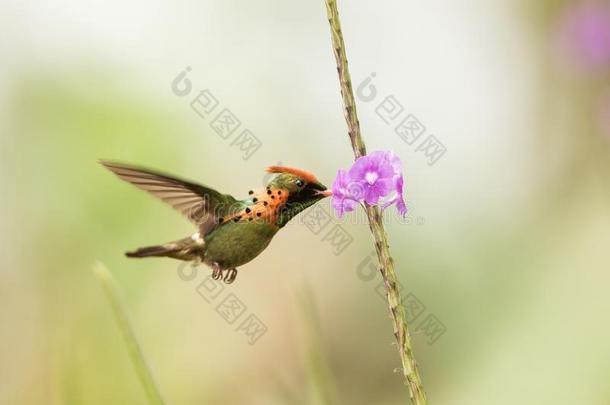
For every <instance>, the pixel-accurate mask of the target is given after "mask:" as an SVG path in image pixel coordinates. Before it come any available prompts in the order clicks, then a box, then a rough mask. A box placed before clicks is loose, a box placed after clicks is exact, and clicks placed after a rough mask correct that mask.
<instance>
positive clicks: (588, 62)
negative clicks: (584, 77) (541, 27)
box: [558, 1, 610, 71]
mask: <svg viewBox="0 0 610 405" xmlns="http://www.w3.org/2000/svg"><path fill="white" fill-rule="evenodd" d="M558 40H559V47H560V50H561V51H562V53H563V55H564V56H565V57H566V59H567V60H568V61H569V63H570V64H571V65H575V66H579V67H581V68H584V69H585V70H588V71H599V70H600V69H604V68H607V67H608V66H610V6H608V4H605V3H604V2H601V1H579V2H576V4H573V5H571V6H569V7H568V8H567V9H566V10H565V12H564V14H563V16H561V18H560V20H559V24H558Z"/></svg>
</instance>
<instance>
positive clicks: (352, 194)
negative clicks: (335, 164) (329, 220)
mask: <svg viewBox="0 0 610 405" xmlns="http://www.w3.org/2000/svg"><path fill="white" fill-rule="evenodd" d="M355 185H357V183H355V182H353V181H352V180H351V179H350V177H349V175H348V173H347V172H346V171H345V170H339V172H338V173H337V177H336V178H335V181H334V182H333V188H332V189H333V208H334V209H335V211H337V216H338V217H339V218H341V217H342V216H343V214H344V213H346V212H351V211H353V210H354V208H356V206H357V205H358V202H359V199H360V196H361V195H362V189H361V188H359V187H354V186H355Z"/></svg>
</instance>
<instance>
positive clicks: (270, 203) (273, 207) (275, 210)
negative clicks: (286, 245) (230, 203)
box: [223, 188, 288, 224]
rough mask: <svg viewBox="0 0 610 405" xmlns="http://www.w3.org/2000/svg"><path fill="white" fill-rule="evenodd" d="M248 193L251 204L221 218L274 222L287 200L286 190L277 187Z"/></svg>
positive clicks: (237, 220)
mask: <svg viewBox="0 0 610 405" xmlns="http://www.w3.org/2000/svg"><path fill="white" fill-rule="evenodd" d="M250 195H251V196H252V202H253V204H252V205H251V206H250V207H247V208H246V209H244V210H242V211H239V212H236V213H234V214H232V215H230V216H228V217H226V218H223V222H227V221H236V222H240V221H265V222H268V223H271V224H274V223H276V222H277V220H278V217H279V213H280V211H281V209H282V208H283V207H284V206H285V205H286V201H287V200H288V191H286V190H284V189H279V188H267V189H265V190H263V191H260V192H250Z"/></svg>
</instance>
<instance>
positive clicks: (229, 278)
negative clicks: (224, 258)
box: [222, 268, 237, 284]
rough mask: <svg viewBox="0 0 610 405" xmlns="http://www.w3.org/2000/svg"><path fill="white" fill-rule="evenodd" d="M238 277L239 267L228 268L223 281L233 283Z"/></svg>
mask: <svg viewBox="0 0 610 405" xmlns="http://www.w3.org/2000/svg"><path fill="white" fill-rule="evenodd" d="M236 278H237V269H235V268H233V269H227V273H226V274H225V275H224V277H223V279H222V281H224V282H225V283H226V284H231V283H232V282H233V281H235V279H236Z"/></svg>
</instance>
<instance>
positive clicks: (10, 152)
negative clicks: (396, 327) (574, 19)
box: [0, 0, 610, 405]
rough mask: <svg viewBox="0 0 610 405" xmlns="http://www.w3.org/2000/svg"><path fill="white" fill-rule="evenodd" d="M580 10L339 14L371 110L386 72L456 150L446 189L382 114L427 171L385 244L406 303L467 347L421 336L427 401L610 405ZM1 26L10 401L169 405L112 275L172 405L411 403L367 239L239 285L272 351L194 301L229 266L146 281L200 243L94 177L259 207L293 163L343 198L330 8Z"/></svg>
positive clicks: (477, 3)
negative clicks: (127, 339) (367, 277)
mask: <svg viewBox="0 0 610 405" xmlns="http://www.w3.org/2000/svg"><path fill="white" fill-rule="evenodd" d="M567 3H569V2H551V1H541V2H518V1H512V2H511V1H503V0H495V1H491V2H490V1H483V0H471V1H465V2H451V1H447V0H446V1H432V2H425V3H424V2H415V1H408V2H403V1H388V2H364V1H354V2H347V1H342V2H340V4H339V7H340V10H341V12H342V14H341V15H342V20H343V25H344V31H345V32H344V35H345V40H346V43H347V47H348V56H349V59H350V66H351V69H352V76H353V79H354V85H355V86H356V85H357V84H358V83H360V82H361V81H362V80H363V79H364V78H365V77H366V76H367V75H369V73H371V72H376V73H377V78H376V82H375V85H376V86H377V88H378V89H379V91H380V97H381V96H385V95H390V94H393V95H395V96H396V97H397V99H398V100H400V102H401V103H402V104H403V105H404V106H405V109H406V110H407V111H409V112H411V113H413V114H415V115H416V116H417V117H418V118H419V119H420V120H421V121H422V122H423V123H424V125H426V127H427V129H428V131H429V133H432V134H434V135H436V136H437V137H438V138H439V139H440V140H441V141H442V142H443V143H444V144H445V145H446V146H447V150H448V151H447V153H446V155H445V156H444V157H443V158H442V159H441V160H440V161H439V162H438V163H437V164H436V165H434V166H428V165H427V163H426V159H425V158H424V156H423V155H422V154H421V153H419V152H415V148H414V147H410V146H408V145H406V144H404V143H403V142H402V141H401V140H400V139H399V138H398V137H397V136H396V135H395V134H394V133H393V132H392V129H391V128H390V127H388V126H386V125H385V124H384V123H383V121H381V119H380V118H379V117H378V116H377V115H376V114H375V105H376V103H370V104H366V103H359V105H358V108H359V113H360V121H361V125H362V131H363V134H364V137H365V140H366V142H367V144H368V147H369V150H375V149H391V150H394V151H395V152H397V153H398V154H399V155H401V157H402V159H403V163H404V169H405V182H406V196H407V200H408V205H409V208H410V214H409V215H410V217H411V218H412V219H413V220H412V221H411V222H410V223H408V224H401V223H399V222H398V221H396V217H395V216H392V218H394V219H393V220H390V221H389V224H388V233H389V237H390V241H391V245H392V246H391V247H392V251H393V254H394V256H395V257H394V259H395V262H396V267H397V271H398V273H399V277H400V280H401V281H402V283H403V284H404V293H405V295H406V293H409V292H410V293H413V294H414V295H416V296H417V297H418V298H419V300H420V301H421V302H422V303H424V305H425V306H426V312H425V314H424V315H422V318H423V317H425V316H426V315H428V314H434V315H435V316H436V317H437V318H438V319H439V320H441V321H442V323H443V324H444V325H445V326H446V328H447V331H446V333H445V334H444V335H442V336H441V337H440V338H439V339H438V340H437V341H436V342H435V343H434V344H432V345H429V344H428V342H427V339H426V336H425V334H422V333H415V334H413V342H414V350H415V354H416V357H417V360H418V362H419V365H420V369H421V374H422V376H423V379H424V383H425V386H426V389H427V391H428V396H429V398H430V402H431V403H436V404H468V405H470V404H490V403H493V404H517V403H518V404H521V403H523V404H564V403H565V404H576V403H577V404H605V403H609V402H610V389H609V388H608V383H607V381H608V379H609V378H610V362H609V360H610V345H609V344H608V342H609V341H610V326H609V324H608V322H607V319H608V313H609V310H610V298H608V285H609V283H610V274H609V273H608V272H609V269H610V249H608V246H609V243H610V236H609V231H608V230H609V229H610V228H609V227H610V210H609V208H608V207H609V205H608V204H609V202H610V188H609V187H610V182H609V180H610V175H609V171H608V170H609V169H610V167H609V164H608V153H609V151H608V148H609V147H610V144H609V138H607V137H606V138H605V137H604V135H603V134H602V133H601V132H600V131H599V130H598V127H597V125H596V122H595V120H594V115H595V114H594V113H593V112H592V111H594V110H595V108H596V107H595V105H596V103H597V102H598V99H599V96H600V94H601V93H603V91H604V90H605V89H606V88H610V81H609V80H608V75H607V74H606V75H602V76H601V77H583V76H575V75H573V74H571V73H566V72H565V71H564V70H562V69H561V68H559V67H557V66H556V63H555V62H554V59H553V56H552V52H551V50H550V49H551V48H552V46H551V39H550V35H551V32H552V27H553V21H554V18H555V17H556V16H557V15H558V13H559V12H560V10H561V9H562V7H563V5H564V4H567ZM0 27H1V28H0V52H1V54H2V56H3V58H2V62H3V63H2V65H3V68H2V73H0V131H1V132H0V133H1V138H0V162H1V163H0V181H1V182H2V183H1V184H2V190H3V192H2V193H1V195H2V197H0V203H1V208H2V215H1V216H0V224H1V226H2V228H1V229H2V233H1V234H0V246H1V253H2V256H1V259H0V260H1V261H0V264H1V268H0V297H1V298H0V322H1V324H2V325H3V327H2V328H1V329H0V359H1V361H0V403H2V404H38V403H49V404H81V403H86V404H107V403H133V404H138V403H146V397H145V396H144V392H143V390H142V388H141V387H140V385H139V382H138V380H137V377H136V374H135V372H134V370H133V367H132V365H131V363H130V362H129V358H128V356H127V353H126V349H125V346H124V344H123V341H122V340H121V336H120V334H119V331H118V329H117V326H116V324H115V323H114V321H113V318H112V314H111V310H110V308H109V305H108V303H107V301H106V300H105V297H104V295H103V293H102V291H101V288H100V286H99V285H98V284H97V283H96V280H95V278H94V277H93V275H92V272H91V268H92V264H93V263H94V262H95V261H96V260H101V261H103V262H104V263H105V264H106V265H107V266H108V267H109V268H110V269H111V270H112V272H113V273H114V275H115V277H116V279H117V281H118V283H119V284H120V286H121V288H122V290H123V295H124V298H125V301H126V304H127V307H128V308H129V310H130V317H131V320H132V322H133V326H134V328H135V331H136V334H137V335H138V337H139V340H140V344H141V346H142V348H143V351H144V353H145V354H146V358H147V361H148V363H149V365H150V367H151V369H152V373H153V374H154V376H155V379H156V381H157V383H158V385H159V389H160V391H161V392H162V394H163V396H164V398H165V400H166V401H167V403H172V404H183V403H186V404H190V403H209V404H286V403H297V404H300V403H302V404H315V403H345V404H371V403H375V404H398V403H407V401H408V399H407V396H408V394H407V391H406V389H405V387H403V386H402V385H401V379H400V377H399V374H397V373H395V372H394V370H395V369H396V368H397V367H398V366H399V361H398V356H397V353H396V348H395V346H393V345H392V342H393V341H394V338H393V335H392V329H391V323H390V319H389V317H388V312H387V309H386V304H385V303H384V301H383V300H382V299H381V298H380V297H379V295H378V294H377V292H376V291H375V289H376V287H377V285H378V283H379V280H380V279H379V278H376V279H375V280H373V281H363V280H361V279H360V278H359V277H358V276H357V271H356V270H357V268H358V266H359V265H360V264H362V262H363V260H364V259H365V258H366V256H367V255H368V254H369V252H370V251H371V249H372V245H371V238H370V235H369V232H368V227H367V225H366V224H365V223H363V222H362V221H360V222H359V223H353V222H354V221H350V220H349V219H348V220H346V221H341V222H340V221H337V220H333V223H335V222H336V223H341V224H342V226H344V228H345V229H346V230H347V231H348V232H349V233H350V234H351V235H352V236H353V238H354V242H353V243H352V244H351V245H350V246H349V247H348V248H347V249H346V250H345V251H344V252H343V253H342V254H340V255H338V256H336V255H334V254H333V248H332V246H331V245H330V244H329V243H328V241H323V240H322V239H323V235H324V233H325V232H322V233H320V234H318V235H315V234H313V233H312V232H310V231H309V230H308V229H307V228H306V227H305V226H304V224H303V223H301V222H300V221H294V223H291V224H290V225H289V226H288V227H286V228H285V229H284V230H282V231H281V233H280V234H278V236H277V237H276V239H275V240H274V241H273V243H272V244H271V246H270V247H269V249H267V251H265V252H264V253H263V254H262V255H261V256H260V257H259V258H257V259H256V260H255V261H253V262H251V263H250V264H248V265H246V266H243V268H242V269H240V270H241V271H240V274H239V277H238V280H237V282H236V283H235V284H233V285H231V286H230V287H227V288H226V289H225V293H228V292H234V293H235V294H236V295H237V296H238V297H239V299H240V300H241V301H242V302H243V303H244V304H245V305H246V306H247V308H248V309H247V313H253V314H255V315H256V316H258V317H259V318H260V319H261V320H262V321H263V322H264V323H265V324H266V325H267V327H268V331H267V333H266V334H265V335H264V336H263V337H261V338H260V340H258V341H257V342H256V344H254V345H249V344H248V341H247V338H246V336H244V335H243V333H239V332H236V331H235V329H236V325H237V323H236V324H233V325H229V324H227V323H226V322H225V321H224V320H223V319H222V318H221V317H220V315H219V314H218V313H217V312H216V310H215V304H210V303H207V302H206V301H205V300H204V299H202V297H201V296H200V295H199V294H198V293H197V292H196V287H197V285H198V284H199V283H200V282H201V281H202V280H203V279H204V277H205V276H206V275H207V270H206V269H201V270H200V272H199V274H198V276H197V278H196V279H195V280H193V281H184V280H181V279H180V278H179V277H178V274H177V267H178V263H177V262H174V261H171V260H169V259H167V260H166V259H159V260H128V259H126V258H125V257H124V256H123V252H124V251H126V250H130V249H133V248H136V247H139V246H145V245H148V244H155V243H158V242H165V241H168V240H172V239H175V238H179V237H183V236H186V235H188V234H189V233H190V232H192V231H193V228H192V226H191V225H190V224H189V223H188V222H187V221H186V220H184V219H183V218H181V217H180V215H179V214H177V213H175V212H173V211H172V210H171V209H169V208H168V207H166V206H164V205H163V204H162V203H159V202H157V201H155V200H154V199H153V198H151V197H149V196H147V195H145V194H144V193H142V192H140V191H138V190H136V189H134V188H133V187H131V186H129V185H127V184H125V183H122V182H120V181H119V180H117V179H116V178H115V177H113V176H112V175H111V174H110V173H108V172H106V171H105V170H104V169H103V168H102V167H101V166H99V165H98V163H97V160H98V159H99V158H108V159H116V160H120V161H126V162H131V163H135V164H139V165H143V166H148V167H153V168H157V169H160V170H163V171H166V172H170V173H174V174H177V175H180V176H183V177H186V178H191V179H193V180H197V181H201V182H204V183H206V184H208V185H210V186H213V187H217V188H218V189H221V190H222V191H225V192H229V193H232V194H234V195H236V196H243V195H245V193H246V192H247V190H249V189H251V188H257V187H261V186H262V182H263V179H264V168H265V167H266V166H268V165H272V164H277V163H278V162H282V163H283V164H286V165H292V166H298V167H303V168H306V169H308V170H311V171H312V172H314V173H316V174H317V175H318V176H319V177H320V179H322V181H324V182H325V183H326V184H328V185H330V184H331V183H332V180H333V178H334V175H335V173H336V170H337V169H338V168H341V167H347V166H349V164H350V162H351V159H352V153H351V150H350V148H349V143H348V139H347V135H346V129H345V123H344V121H343V114H342V111H341V107H340V98H339V88H338V83H337V78H336V70H335V65H334V60H333V57H332V51H331V47H330V39H329V34H328V27H327V22H326V15H325V10H324V7H323V2H322V1H320V2H296V1H289V2H280V1H272V0H265V1H260V2H222V1H203V2H192V1H178V2H172V3H170V2H109V1H105V2H102V1H90V2H76V1H68V0H64V1H59V2H36V1H25V2H21V1H20V2H17V1H5V2H3V3H1V4H0ZM186 66H191V67H192V73H191V75H190V79H191V80H192V83H193V88H194V90H193V91H198V90H203V89H206V88H207V89H210V90H211V91H212V93H213V94H214V95H215V96H216V97H217V98H218V99H219V101H220V104H221V106H223V107H227V108H230V109H231V111H233V112H234V113H235V114H236V115H237V116H238V118H239V119H240V120H241V121H242V125H243V126H244V127H247V128H249V129H250V130H251V131H252V132H253V133H254V134H255V135H256V136H257V137H258V138H259V139H260V140H261V141H262V142H263V146H262V147H261V149H260V150H259V151H257V152H256V153H255V154H254V155H253V156H252V158H250V159H249V160H243V159H242V154H241V153H240V152H239V151H238V150H237V149H236V148H235V146H231V145H230V140H229V141H227V140H223V139H221V138H220V137H219V136H218V135H217V134H216V133H215V132H214V131H212V130H211V128H210V126H209V119H202V118H200V117H199V116H198V115H197V114H195V113H194V112H193V111H192V110H191V108H190V107H189V102H190V100H191V99H192V95H190V96H188V97H184V98H181V97H178V96H176V95H174V94H173V93H172V91H171V88H170V84H171V82H172V80H173V79H174V77H175V76H176V75H177V74H178V73H180V71H182V69H184V68H185V67H186ZM193 94H194V93H193ZM326 204H327V205H328V202H327V203H326ZM359 217H360V218H362V216H361V215H360V216H359ZM416 218H423V219H424V223H423V224H420V225H418V224H417V222H416V221H415V220H416ZM330 226H332V224H331V225H330ZM304 296H307V297H309V298H308V299H306V300H303V299H302V297H304ZM303 302H307V304H303ZM315 308H317V312H318V314H317V316H316V315H315V314H316V310H315ZM422 318H418V319H417V320H416V322H415V323H414V324H413V325H412V327H413V328H415V326H417V324H418V323H419V321H420V320H421V319H422Z"/></svg>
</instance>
